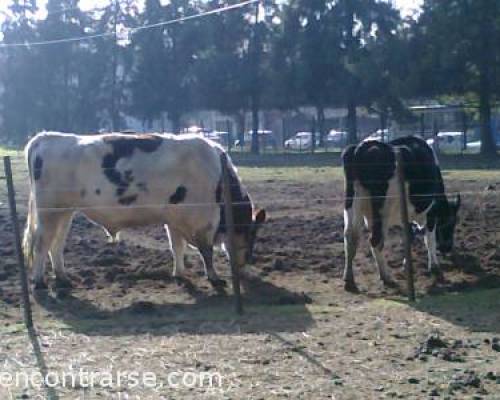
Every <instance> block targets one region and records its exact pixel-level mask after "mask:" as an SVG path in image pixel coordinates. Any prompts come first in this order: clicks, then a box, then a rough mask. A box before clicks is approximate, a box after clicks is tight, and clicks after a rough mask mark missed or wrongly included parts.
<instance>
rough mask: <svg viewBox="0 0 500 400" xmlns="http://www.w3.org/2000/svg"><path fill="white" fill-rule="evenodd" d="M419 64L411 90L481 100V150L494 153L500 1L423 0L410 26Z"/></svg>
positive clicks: (415, 70)
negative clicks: (417, 15) (415, 19)
mask: <svg viewBox="0 0 500 400" xmlns="http://www.w3.org/2000/svg"><path fill="white" fill-rule="evenodd" d="M413 35H414V36H413V38H412V42H411V45H412V48H413V52H414V54H415V59H416V60H418V61H419V62H418V64H416V65H415V66H414V69H413V74H414V75H415V76H416V78H414V83H415V87H414V88H415V93H417V94H421V95H426V96H431V95H432V96H435V95H443V94H448V95H457V96H467V95H468V94H469V93H473V94H474V95H475V98H476V99H477V101H478V102H479V106H478V109H479V116H480V124H481V154H482V155H484V156H486V157H494V156H495V155H496V148H495V142H494V140H493V134H492V126H491V125H492V124H491V107H492V102H493V101H494V99H495V98H496V97H498V93H499V89H500V88H499V86H498V85H499V81H498V79H497V78H498V77H497V69H498V66H499V61H500V60H499V56H500V52H499V51H498V46H497V45H496V44H495V43H496V41H497V40H498V38H499V37H500V3H499V2H498V1H496V0H482V1H471V0H461V1H458V0H426V1H425V2H424V6H423V12H422V15H421V17H420V19H419V21H418V22H416V23H415V24H414V26H413Z"/></svg>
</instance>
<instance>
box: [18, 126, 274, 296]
mask: <svg viewBox="0 0 500 400" xmlns="http://www.w3.org/2000/svg"><path fill="white" fill-rule="evenodd" d="M222 152H223V149H222V148H221V147H220V146H219V145H217V144H215V143H213V142H211V141H209V140H206V139H204V138H201V137H199V136H194V135H183V136H174V135H159V134H143V135H129V134H127V135H123V134H118V133H110V134H104V135H92V136H78V135H73V134H63V133H53V132H44V133H40V134H38V135H36V136H35V137H34V138H33V139H31V141H30V142H29V143H28V144H27V146H26V150H25V153H26V160H27V163H28V167H29V173H30V199H29V213H28V220H27V226H26V230H25V235H24V249H25V253H26V255H27V258H28V261H29V264H30V266H32V268H33V274H34V275H33V279H34V284H35V288H44V287H46V285H45V280H44V270H45V261H46V258H47V254H48V255H49V256H50V260H51V262H52V266H53V269H54V272H55V274H56V284H57V285H58V286H60V287H64V286H68V285H69V286H71V285H70V282H69V279H68V277H67V275H66V273H65V270H64V260H63V248H64V243H65V241H66V236H67V233H68V230H69V228H70V225H71V221H72V217H73V215H74V214H75V212H80V213H83V214H84V215H85V216H86V217H87V218H89V219H90V220H91V221H93V222H95V223H96V224H98V225H100V226H102V227H103V228H104V229H105V231H106V232H107V234H108V235H109V237H110V238H112V239H114V238H116V236H117V234H118V232H119V231H120V230H122V229H124V228H129V227H138V226H145V225H151V224H159V223H160V224H164V226H165V229H166V231H167V234H168V237H169V240H170V246H171V250H172V252H173V256H174V268H173V275H174V276H178V275H180V274H182V272H183V270H184V252H185V249H186V245H191V246H193V247H195V248H197V249H198V250H199V252H200V254H201V256H202V258H203V261H204V265H205V271H206V274H207V276H208V279H209V280H210V282H211V283H212V285H214V286H215V287H219V286H221V285H224V284H225V282H224V281H223V280H221V279H219V277H218V276H217V273H216V272H215V270H214V268H213V265H212V257H213V247H214V245H215V244H219V243H222V244H223V243H224V241H225V233H226V226H225V217H224V207H223V205H222V204H221V203H222V193H223V191H222V190H223V187H222V185H223V183H222V177H221V174H222V167H221V162H220V155H221V153H222ZM227 166H228V170H229V175H230V185H231V194H232V199H233V202H234V204H233V213H234V221H235V240H234V242H235V262H236V264H237V265H238V266H240V267H241V266H243V264H244V263H245V262H246V261H247V260H249V259H250V258H251V256H252V250H253V245H254V241H255V236H256V233H257V229H258V227H259V226H260V225H261V224H262V223H263V222H264V220H265V217H266V214H265V211H264V210H260V211H258V212H254V207H253V203H252V200H251V199H250V196H249V194H248V192H247V191H246V189H245V188H244V186H243V185H242V184H241V182H240V179H239V177H238V175H237V172H236V168H235V167H234V165H233V164H232V162H231V161H230V160H229V158H228V165H227Z"/></svg>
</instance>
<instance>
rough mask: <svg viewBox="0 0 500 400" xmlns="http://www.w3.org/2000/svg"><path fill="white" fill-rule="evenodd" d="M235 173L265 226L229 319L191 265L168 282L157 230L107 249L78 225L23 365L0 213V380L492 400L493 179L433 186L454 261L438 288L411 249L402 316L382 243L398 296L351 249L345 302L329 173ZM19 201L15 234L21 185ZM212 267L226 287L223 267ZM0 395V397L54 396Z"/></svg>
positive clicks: (63, 392)
mask: <svg viewBox="0 0 500 400" xmlns="http://www.w3.org/2000/svg"><path fill="white" fill-rule="evenodd" d="M241 173H242V175H243V177H244V178H245V179H246V182H247V183H248V187H249V189H250V192H251V193H252V195H253V197H254V199H255V200H256V202H257V203H258V206H259V207H265V208H266V209H267V210H268V215H269V221H268V223H267V225H266V226H265V227H264V228H263V229H262V231H261V233H260V236H259V240H258V244H257V248H256V263H255V264H254V265H252V266H249V267H248V268H247V269H246V271H245V278H244V281H243V294H244V303H245V309H246V313H245V315H244V316H242V317H238V316H237V315H236V314H235V313H234V312H233V298H232V296H231V290H230V289H228V291H227V294H226V295H221V294H218V293H216V292H214V290H213V289H212V288H211V287H210V285H209V284H208V282H207V280H206V278H205V277H204V276H203V273H202V267H201V261H200V260H199V257H198V256H197V254H195V253H192V254H190V255H189V256H188V263H187V271H186V279H185V281H183V282H181V283H177V282H174V281H173V280H172V278H171V277H170V271H171V266H172V258H171V255H170V253H169V251H168V250H167V249H168V244H167V242H166V237H165V235H164V233H163V230H162V229H161V228H160V227H151V228H146V229H141V230H134V231H126V232H124V235H123V241H122V242H121V243H120V244H118V245H113V244H108V243H107V242H106V238H105V235H104V233H103V232H102V231H101V230H100V229H99V228H98V227H96V226H94V225H93V224H91V223H89V222H88V221H86V220H85V219H84V218H82V217H77V218H76V219H75V221H74V224H73V227H72V230H71V234H70V237H69V240H68V243H67V246H66V252H65V257H66V263H67V268H68V271H69V274H70V276H71V278H72V281H73V283H74V285H75V289H74V290H73V291H72V292H71V293H70V294H62V295H60V296H58V295H57V294H56V293H53V292H51V291H49V292H47V293H43V294H41V295H39V296H38V298H37V303H36V305H35V306H34V313H35V322H36V326H37V331H38V334H39V336H38V339H39V343H40V346H41V347H40V348H41V357H38V359H37V358H35V357H34V356H33V349H32V346H31V344H30V340H29V338H28V336H27V335H26V332H25V330H24V329H23V326H22V323H21V313H20V310H19V299H20V297H19V292H20V289H19V281H18V278H17V269H16V259H15V253H14V247H13V241H12V227H11V225H10V222H9V219H8V213H7V210H6V209H5V208H4V207H1V204H0V243H1V244H2V245H1V248H0V334H1V336H0V372H5V371H8V372H15V371H31V372H33V371H38V370H39V369H40V367H41V363H42V361H43V362H44V363H45V364H46V367H47V368H48V370H49V371H52V372H59V373H60V374H62V373H63V372H65V371H76V370H79V369H84V370H86V371H96V372H101V373H104V372H110V371H115V372H116V371H131V370H132V371H137V372H144V371H150V372H153V373H155V374H156V375H157V381H158V382H157V385H156V387H154V388H153V387H150V386H147V385H140V386H138V387H135V386H134V387H132V386H133V385H130V384H123V383H122V384H121V385H120V386H117V385H116V384H114V385H112V386H113V387H109V385H105V384H103V383H102V382H101V384H100V385H95V387H93V388H86V387H85V384H84V383H82V382H77V383H76V384H75V385H66V386H65V387H62V386H61V385H59V386H58V387H56V388H55V395H56V396H57V397H58V398H61V399H66V398H67V399H76V398H81V399H100V398H116V399H126V398H130V399H198V398H213V399H275V398H276V399H281V398H291V399H379V398H405V399H407V398H408V399H422V398H449V399H455V398H474V399H479V398H484V399H500V339H499V338H500V248H499V242H500V241H499V239H500V178H496V176H498V175H495V174H494V173H489V174H485V175H484V176H483V175H482V174H481V175H478V176H480V178H476V177H475V176H476V175H475V174H474V173H473V172H470V171H469V172H462V171H452V172H450V173H449V174H446V179H447V182H448V189H449V190H450V191H457V190H460V191H461V192H462V193H463V200H462V203H463V209H462V211H461V220H460V225H459V227H458V231H457V238H456V254H455V255H454V256H449V257H446V258H443V259H442V267H443V276H442V277H436V276H431V275H429V274H428V273H427V272H426V260H427V257H426V252H425V250H424V247H423V240H422V239H421V238H418V239H417V241H416V244H415V249H414V253H413V254H414V266H415V269H416V282H417V291H418V295H419V300H418V302H417V303H416V304H408V303H407V302H406V301H405V277H404V274H403V271H402V269H401V258H402V248H401V243H400V237H401V234H400V232H399V231H397V230H395V231H394V232H393V235H392V236H391V238H390V239H389V240H388V243H387V249H386V254H387V256H388V259H389V264H390V266H391V273H392V276H393V277H394V278H395V279H396V281H397V283H398V286H397V287H396V288H391V289H386V288H383V287H382V285H381V283H380V282H379V281H378V277H377V273H376V272H377V271H376V269H375V265H374V263H373V260H372V259H371V256H370V252H369V248H368V245H367V243H366V240H365V241H363V242H362V244H361V247H360V250H359V252H358V256H357V259H356V263H355V276H356V279H357V283H358V286H359V287H360V289H361V293H360V294H357V295H354V294H350V293H346V292H344V290H343V283H342V280H341V276H342V268H343V258H344V257H343V235H342V228H343V220H342V204H343V203H342V190H343V183H342V180H341V176H340V173H339V170H337V169H336V168H306V169H304V168H290V169H289V170H286V169H285V170H283V169H274V168H243V169H242V170H241ZM17 178H18V181H19V180H21V179H22V174H21V173H19V174H18V176H17ZM18 198H19V203H20V214H21V219H22V220H23V221H24V210H25V208H24V203H23V201H24V200H25V191H24V188H23V187H22V184H21V188H20V190H19V195H18ZM0 203H3V206H5V203H6V201H5V200H4V199H0ZM215 263H216V267H217V268H218V270H219V271H220V273H221V275H223V276H224V277H225V278H226V279H227V280H228V282H230V277H229V268H228V265H227V260H226V258H225V257H224V256H223V255H222V254H218V255H217V256H216V260H215ZM42 359H43V360H42ZM42 367H43V365H42ZM175 371H180V372H196V373H199V372H210V373H216V374H219V375H220V376H221V377H222V384H221V385H220V387H219V386H218V385H215V386H216V387H213V388H209V387H207V385H196V387H188V386H186V385H181V386H180V387H172V386H171V385H170V386H169V385H168V384H166V382H167V381H168V374H169V373H171V372H175ZM1 383H2V382H1V381H0V399H4V398H5V399H9V398H47V396H49V395H54V393H51V392H49V393H48V392H47V391H46V390H44V389H41V388H36V387H29V388H21V387H19V386H16V385H6V384H5V382H4V385H3V386H2V384H1ZM160 383H163V385H161V384H160ZM47 393H48V394H47ZM8 396H10V397H8ZM16 396H17V397H16ZM23 396H24V397H23ZM36 396H41V397H36Z"/></svg>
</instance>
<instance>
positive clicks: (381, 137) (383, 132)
mask: <svg viewBox="0 0 500 400" xmlns="http://www.w3.org/2000/svg"><path fill="white" fill-rule="evenodd" d="M393 136H394V135H393V134H392V131H390V130H389V129H377V130H376V131H375V132H373V133H371V134H370V135H368V136H367V137H365V138H364V139H363V140H378V141H379V142H384V143H388V142H390V141H391V140H392V139H393Z"/></svg>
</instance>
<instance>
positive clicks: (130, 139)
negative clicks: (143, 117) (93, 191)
mask: <svg viewBox="0 0 500 400" xmlns="http://www.w3.org/2000/svg"><path fill="white" fill-rule="evenodd" d="M103 141H104V143H107V144H109V145H111V147H112V152H111V153H108V154H106V155H105V156H104V157H103V159H102V163H101V167H102V168H103V172H104V175H105V176H106V178H107V179H108V180H109V181H110V182H111V183H112V184H113V185H115V186H116V187H117V188H116V195H117V196H118V197H121V196H123V195H124V194H125V192H126V191H127V190H128V188H129V186H130V183H131V182H132V181H133V180H134V178H133V172H132V170H126V171H124V172H123V173H122V172H120V171H119V170H117V169H116V165H117V163H118V161H119V160H120V159H122V158H130V157H132V155H133V154H134V151H136V150H138V151H142V152H144V153H152V152H154V151H155V150H157V149H158V147H160V145H161V143H162V141H163V139H162V137H161V136H158V135H140V136H117V135H108V136H104V138H103Z"/></svg>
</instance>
